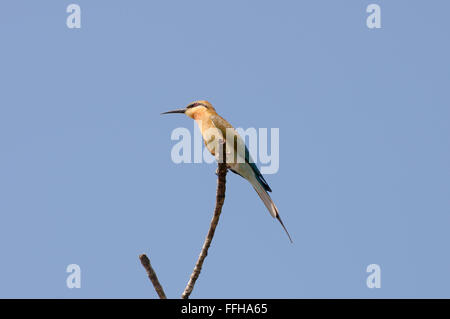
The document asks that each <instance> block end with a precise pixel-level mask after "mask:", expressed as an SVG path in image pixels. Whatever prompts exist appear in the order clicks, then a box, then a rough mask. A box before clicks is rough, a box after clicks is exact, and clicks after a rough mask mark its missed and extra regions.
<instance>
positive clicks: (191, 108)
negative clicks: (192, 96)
mask: <svg viewBox="0 0 450 319" xmlns="http://www.w3.org/2000/svg"><path fill="white" fill-rule="evenodd" d="M208 111H209V112H216V110H215V109H214V107H213V106H212V104H211V103H209V102H208V101H205V100H199V101H194V102H192V103H190V104H189V105H188V106H186V107H185V108H183V109H177V110H173V111H168V112H164V113H161V114H170V113H184V114H186V115H187V116H189V117H190V118H191V119H195V118H196V117H197V116H198V115H200V114H202V113H204V112H208Z"/></svg>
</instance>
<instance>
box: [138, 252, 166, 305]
mask: <svg viewBox="0 0 450 319" xmlns="http://www.w3.org/2000/svg"><path fill="white" fill-rule="evenodd" d="M139 259H140V260H141V264H142V266H144V268H145V270H146V271H147V275H148V278H150V281H151V282H152V284H153V287H155V290H156V293H157V294H158V296H159V298H160V299H167V297H166V294H165V293H164V289H163V288H162V286H161V284H160V283H159V280H158V277H157V276H156V273H155V271H154V270H153V268H152V265H151V264H150V259H148V257H147V255H145V254H142V255H140V256H139Z"/></svg>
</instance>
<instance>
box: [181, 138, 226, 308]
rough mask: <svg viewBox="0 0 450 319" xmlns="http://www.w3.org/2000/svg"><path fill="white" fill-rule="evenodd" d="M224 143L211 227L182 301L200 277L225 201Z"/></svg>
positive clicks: (220, 156) (219, 162)
mask: <svg viewBox="0 0 450 319" xmlns="http://www.w3.org/2000/svg"><path fill="white" fill-rule="evenodd" d="M225 144H226V143H225V142H223V141H221V145H222V150H221V154H219V161H218V170H217V171H218V172H217V176H218V178H217V192H216V208H215V209H214V216H213V218H212V220H211V225H210V226H209V231H208V234H207V235H206V238H205V242H204V243H203V247H202V250H201V252H200V255H199V256H198V260H197V263H196V264H195V267H194V271H193V272H192V274H191V277H190V279H189V282H188V283H187V286H186V288H185V289H184V292H183V294H182V295H181V298H182V299H188V298H189V296H190V294H191V293H192V290H193V289H194V285H195V282H196V281H197V279H198V276H199V275H200V272H201V270H202V266H203V262H204V260H205V258H206V256H207V255H208V249H209V246H210V245H211V241H212V239H213V237H214V233H215V231H216V227H217V224H218V223H219V218H220V213H221V212H222V206H223V203H224V201H225V188H226V187H225V183H226V175H227V164H226V161H225V160H224V158H225V156H223V155H224V154H226V148H225Z"/></svg>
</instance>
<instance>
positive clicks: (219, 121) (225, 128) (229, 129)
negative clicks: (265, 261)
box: [161, 100, 293, 243]
mask: <svg viewBox="0 0 450 319" xmlns="http://www.w3.org/2000/svg"><path fill="white" fill-rule="evenodd" d="M174 113H175V114H176V113H181V114H185V115H186V116H188V117H189V118H191V119H193V120H195V121H196V122H197V124H198V126H199V129H200V131H201V134H202V137H203V141H204V143H205V146H206V148H207V149H208V151H209V152H210V153H211V154H212V155H213V156H215V157H216V159H217V160H218V159H219V156H218V155H219V154H218V153H219V152H220V148H219V145H220V141H225V144H226V153H227V154H226V163H227V168H228V169H229V170H230V171H232V172H233V173H235V174H237V175H240V176H241V177H243V178H245V179H246V180H247V181H248V182H250V184H251V185H252V186H253V188H254V189H255V191H256V193H258V195H259V197H260V198H261V200H262V201H263V203H264V205H265V206H266V207H267V209H268V211H269V213H270V215H271V216H272V217H274V218H276V219H277V220H278V221H279V222H280V224H281V226H282V227H283V229H284V231H285V232H286V234H287V236H288V238H289V240H290V242H291V243H292V242H293V241H292V238H291V235H290V234H289V232H288V230H287V229H286V226H285V225H284V223H283V221H282V220H281V217H280V214H279V212H278V208H277V206H276V205H275V203H274V202H273V200H272V198H271V197H270V195H269V192H272V189H271V188H270V186H269V184H268V183H267V182H266V180H265V179H264V177H263V175H262V174H261V172H260V171H259V169H258V167H257V166H256V164H255V163H254V161H253V160H252V158H251V156H250V153H249V151H248V149H247V147H246V145H245V143H244V141H243V140H242V138H241V137H240V135H239V134H238V132H237V131H236V130H235V129H234V127H233V126H232V125H231V124H230V123H228V122H227V121H226V120H225V119H224V118H223V117H221V116H220V115H219V114H217V112H216V109H215V108H214V107H213V106H212V104H211V103H210V102H208V101H206V100H197V101H194V102H192V103H189V104H188V105H187V106H186V107H184V108H180V109H175V110H172V111H167V112H163V113H161V115H162V114H174Z"/></svg>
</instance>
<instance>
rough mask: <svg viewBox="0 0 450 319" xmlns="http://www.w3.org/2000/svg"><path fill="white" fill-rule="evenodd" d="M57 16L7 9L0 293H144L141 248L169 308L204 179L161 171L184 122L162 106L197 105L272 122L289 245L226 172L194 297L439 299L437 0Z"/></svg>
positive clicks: (99, 8)
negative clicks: (77, 272) (371, 21)
mask: <svg viewBox="0 0 450 319" xmlns="http://www.w3.org/2000/svg"><path fill="white" fill-rule="evenodd" d="M70 3H72V2H70V1H61V0H58V1H56V0H53V1H50V0H49V1H23V0H14V1H12V0H7V1H2V2H1V4H0V39H1V50H0V86H1V88H2V89H1V94H0V152H1V153H0V154H1V155H0V194H1V200H0V253H1V259H0V260H1V262H0V297H3V298H5V297H25V298H33V297H40V298H49V297H56V298H94V297H102V298H156V293H155V292H154V290H153V287H152V286H151V285H150V283H149V281H148V279H147V277H146V275H145V272H144V270H143V268H142V266H141V265H140V263H139V259H138V255H139V254H141V253H146V254H148V255H149V257H150V259H151V261H152V264H153V266H154V268H155V269H156V271H157V273H158V276H159V279H160V281H161V283H162V285H163V286H164V288H165V290H166V293H167V295H168V296H169V297H172V298H178V297H179V296H180V295H181V292H182V291H183V289H184V287H185V285H186V283H187V280H188V278H189V275H190V273H191V271H192V269H193V266H194V264H195V261H196V259H197V256H198V254H199V252H200V248H201V245H202V243H203V240H204V237H205V235H206V232H207V229H208V226H209V222H210V218H211V215H212V212H213V208H214V200H215V187H216V176H215V175H214V171H215V169H216V165H215V164H174V163H173V162H172V161H171V157H170V152H171V148H172V147H173V145H174V144H175V142H174V141H172V140H171V139H170V134H171V132H172V130H173V129H174V128H177V127H186V128H188V129H189V130H190V131H191V132H193V130H194V126H193V123H192V121H191V120H190V119H188V118H186V117H184V116H181V115H179V116H177V115H173V116H167V117H162V116H160V115H159V114H160V112H163V111H166V110H170V109H173V108H177V107H182V106H185V105H187V104H188V103H189V102H191V101H193V100H196V99H208V100H209V101H211V102H212V103H213V104H214V106H215V107H216V109H217V111H218V112H219V114H221V115H222V116H224V117H225V118H226V119H227V120H228V121H230V122H231V123H232V124H233V125H235V126H238V127H242V128H248V127H255V128H279V130H280V157H279V158H280V168H279V171H278V173H276V174H272V175H266V180H267V182H268V183H269V185H270V186H271V188H272V189H273V193H272V198H273V200H274V201H275V203H276V204H277V206H278V208H279V210H280V214H281V216H282V217H283V220H284V222H285V224H286V226H287V227H288V229H289V231H290V233H291V235H292V237H293V239H294V244H290V243H289V241H288V239H287V238H286V236H285V234H284V233H283V231H282V229H281V227H280V225H279V224H278V222H277V221H276V220H274V219H272V218H271V217H270V216H269V214H268V212H267V211H266V209H265V207H264V205H263V204H262V202H261V201H260V199H259V198H258V196H257V194H256V193H255V192H254V190H253V189H252V188H251V186H250V185H249V184H248V183H247V182H246V181H245V180H243V179H241V178H240V177H238V176H236V175H234V174H229V175H228V182H227V194H226V200H225V205H224V208H223V213H222V217H221V220H220V223H219V226H218V229H217V232H216V236H215V238H214V240H213V244H212V247H211V249H210V252H209V255H208V257H207V259H206V262H205V264H204V268H203V271H202V274H201V276H200V278H199V280H198V282H197V285H196V287H195V289H194V292H193V294H192V297H193V298H227V297H235V298H259V297H261V298H304V297H308V298H315V297H327V298H348V297H355V298H395V297H414V298H415V297H425V298H428V297H447V298H448V297H450V293H449V291H450V290H449V286H450V274H449V272H448V269H449V267H450V257H449V254H448V243H449V240H450V234H449V231H448V225H449V223H450V214H449V208H450V196H449V193H450V165H449V163H450V142H449V136H450V125H449V124H450V93H449V92H450V91H449V86H450V63H449V58H448V57H449V56H450V45H449V41H448V35H449V31H450V27H449V24H448V12H449V10H450V4H449V3H448V1H443V0H441V1H438V0H436V1H432V2H427V1H406V0H398V1H375V0H373V1H357V0H351V1H344V0H341V1H331V0H329V1H318V0H314V1H312V0H308V1H277V2H275V1H226V2H223V1H221V2H219V1H189V2H187V1H170V2H169V1H137V0H136V1H106V0H97V1H86V0H79V1H74V2H73V3H77V4H79V5H80V7H81V10H82V12H81V19H82V20H81V21H82V22H81V23H82V27H81V29H68V28H67V26H66V18H67V16H68V14H67V13H66V7H67V6H68V5H69V4H70ZM370 3H377V4H379V5H380V7H381V19H382V28H381V29H372V30H371V29H368V28H367V26H366V18H367V16H368V14H367V13H366V7H367V5H369V4H370ZM373 263H375V264H378V265H380V267H381V283H382V284H381V288H379V289H369V288H368V287H367V286H366V278H367V276H368V273H367V272H366V267H367V266H368V265H369V264H373ZM69 264H78V265H79V266H80V267H81V272H82V275H81V282H82V283H81V285H82V286H81V288H80V289H68V288H67V286H66V277H67V276H68V274H67V273H66V267H67V265H69Z"/></svg>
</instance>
